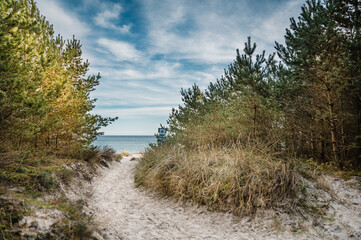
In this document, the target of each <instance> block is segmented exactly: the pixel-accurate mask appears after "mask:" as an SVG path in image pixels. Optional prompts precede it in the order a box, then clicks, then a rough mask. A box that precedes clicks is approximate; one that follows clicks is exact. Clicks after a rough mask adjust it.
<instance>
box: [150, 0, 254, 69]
mask: <svg viewBox="0 0 361 240" xmlns="http://www.w3.org/2000/svg"><path fill="white" fill-rule="evenodd" d="M144 9H145V11H146V12H145V16H146V19H147V21H148V24H149V33H148V37H149V39H150V53H152V54H165V55H166V56H167V57H169V58H171V59H185V60H190V61H192V62H197V63H202V64H209V63H211V64H214V63H229V62H230V61H232V60H233V59H234V55H235V49H236V48H237V47H239V46H240V45H241V44H242V42H243V41H244V40H245V39H246V35H244V24H240V23H242V22H245V21H246V19H247V18H246V14H245V13H246V12H247V8H246V5H245V3H244V1H237V2H235V1H207V4H204V2H197V1H171V0H168V1H165V2H164V1H162V2H159V1H156V0H148V1H144Z"/></svg>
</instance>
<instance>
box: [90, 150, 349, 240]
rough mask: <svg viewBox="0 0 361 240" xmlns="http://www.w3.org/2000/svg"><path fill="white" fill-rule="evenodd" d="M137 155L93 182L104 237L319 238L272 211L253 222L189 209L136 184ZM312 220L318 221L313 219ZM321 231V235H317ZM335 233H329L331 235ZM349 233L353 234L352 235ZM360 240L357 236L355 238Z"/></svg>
mask: <svg viewBox="0 0 361 240" xmlns="http://www.w3.org/2000/svg"><path fill="white" fill-rule="evenodd" d="M132 157H139V155H132V156H129V157H126V158H124V159H122V161H121V163H118V162H114V163H112V164H111V166H110V169H107V168H104V169H102V170H101V171H102V172H101V176H100V177H98V178H97V179H95V181H94V183H93V195H92V197H91V199H90V200H89V202H88V204H89V208H90V210H91V211H92V212H94V213H95V214H94V217H95V221H96V222H97V223H98V224H99V234H100V235H99V236H98V237H99V238H103V239H125V240H127V239H130V240H135V239H147V240H148V239H149V240H151V239H167V240H168V239H227V240H231V239H319V235H318V234H317V233H315V232H314V231H311V232H312V233H311V232H309V231H308V230H307V231H305V232H303V233H293V232H292V231H290V229H292V228H290V226H291V225H292V223H290V222H288V224H287V225H285V224H286V223H284V222H282V221H281V222H279V221H276V220H275V217H274V216H272V215H269V216H267V214H266V215H265V216H263V217H262V218H261V220H260V219H254V220H252V221H249V218H242V219H240V218H236V217H234V216H232V215H231V214H227V213H214V212H213V213H212V212H209V211H207V210H205V209H204V208H203V207H184V206H181V204H178V203H175V202H174V201H172V200H169V199H160V198H159V197H157V196H154V195H153V194H150V193H147V192H145V191H143V190H141V189H138V188H135V187H134V180H133V179H134V177H133V170H134V167H135V165H136V164H137V160H135V161H131V158H132ZM311 224H312V223H311ZM316 234H317V235H318V236H316ZM329 236H330V235H329V234H326V235H324V237H326V238H325V239H337V237H336V238H332V237H331V238H328V237H329ZM346 236H347V235H346ZM353 239H354V238H353Z"/></svg>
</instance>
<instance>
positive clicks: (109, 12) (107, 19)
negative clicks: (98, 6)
mask: <svg viewBox="0 0 361 240" xmlns="http://www.w3.org/2000/svg"><path fill="white" fill-rule="evenodd" d="M121 12H122V7H121V6H120V5H119V4H114V5H111V6H107V9H105V10H104V11H102V12H100V13H98V14H97V15H96V16H95V18H94V22H95V24H96V25H98V26H100V27H103V28H108V29H113V30H116V31H118V32H120V33H129V32H130V28H131V26H130V25H123V26H117V25H116V24H115V23H114V22H116V21H119V18H120V14H121Z"/></svg>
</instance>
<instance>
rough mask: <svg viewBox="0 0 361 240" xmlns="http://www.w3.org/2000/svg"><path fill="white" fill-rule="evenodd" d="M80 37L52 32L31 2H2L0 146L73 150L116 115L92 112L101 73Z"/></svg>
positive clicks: (91, 139) (12, 0)
mask: <svg viewBox="0 0 361 240" xmlns="http://www.w3.org/2000/svg"><path fill="white" fill-rule="evenodd" d="M88 68H89V63H88V61H83V59H82V50H81V44H80V41H79V40H77V39H75V38H74V37H73V39H70V40H66V41H65V40H63V38H62V37H61V36H60V35H59V36H54V31H53V27H52V25H50V24H49V22H47V21H46V19H45V17H43V16H41V15H40V13H39V10H38V8H37V7H36V4H35V2H34V1H33V0H5V1H1V3H0V148H1V150H2V151H9V150H16V149H28V150H41V151H56V150H63V151H66V152H74V151H79V150H80V149H83V148H84V147H87V146H89V145H90V143H91V142H92V141H93V140H94V139H95V137H96V136H97V135H99V134H101V133H99V132H98V131H99V129H100V127H102V126H106V125H108V124H109V123H111V122H112V121H114V120H115V119H113V118H103V117H101V116H98V115H93V114H90V113H89V112H90V111H91V110H92V109H93V108H94V102H95V99H91V98H90V92H91V91H93V90H94V89H95V87H96V86H97V85H98V84H99V79H100V75H99V74H98V75H97V76H86V74H87V71H88Z"/></svg>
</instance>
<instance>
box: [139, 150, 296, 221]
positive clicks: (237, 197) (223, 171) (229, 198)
mask: <svg viewBox="0 0 361 240" xmlns="http://www.w3.org/2000/svg"><path fill="white" fill-rule="evenodd" d="M295 176H296V174H295V168H294V167H293V164H291V163H285V162H284V161H281V160H279V159H275V158H273V157H272V156H271V155H270V154H267V153H261V152H259V151H256V150H255V149H242V148H239V147H238V148H232V149H229V150H204V151H185V150H182V148H181V147H179V146H165V147H163V148H162V149H160V148H153V149H150V150H148V151H147V152H145V154H144V157H143V159H142V160H141V161H140V163H139V165H138V166H137V171H136V176H135V181H136V184H137V185H138V186H139V185H143V186H145V187H147V188H152V189H155V190H157V191H159V192H160V193H162V194H164V195H171V196H174V197H175V198H177V199H179V200H185V199H191V200H192V201H193V202H195V203H198V204H202V205H206V206H208V208H209V209H212V210H225V211H232V212H233V213H234V214H236V215H239V214H249V213H254V212H255V210H256V209H257V208H269V207H272V206H274V205H275V204H277V203H279V202H281V201H282V200H285V199H287V198H288V197H289V196H291V195H295V192H296V177H295Z"/></svg>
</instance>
